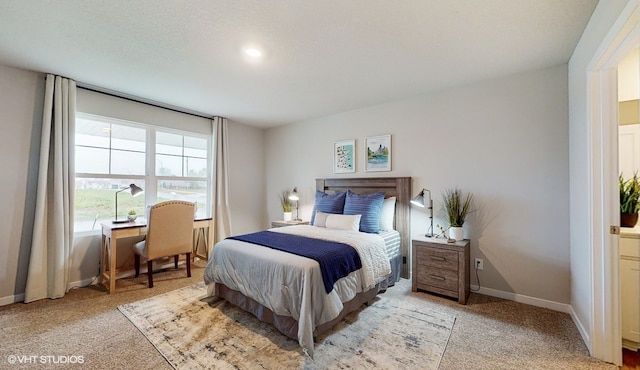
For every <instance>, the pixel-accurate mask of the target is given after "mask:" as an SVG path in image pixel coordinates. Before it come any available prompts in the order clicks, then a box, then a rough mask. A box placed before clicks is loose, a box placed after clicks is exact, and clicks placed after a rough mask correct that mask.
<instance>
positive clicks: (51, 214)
mask: <svg viewBox="0 0 640 370" xmlns="http://www.w3.org/2000/svg"><path fill="white" fill-rule="evenodd" d="M75 117H76V83H75V81H73V80H69V79H66V78H62V77H60V76H54V75H47V77H46V87H45V97H44V111H43V114H42V136H41V140H40V167H39V172H38V192H37V194H36V215H35V220H34V224H33V239H32V243H31V255H30V257H29V269H28V272H27V285H26V289H25V294H24V296H25V299H24V301H25V302H33V301H36V300H38V299H42V298H60V297H62V296H64V294H65V293H66V292H67V286H68V283H69V267H70V266H71V249H72V246H73V197H74V177H75V169H74V156H73V153H74V137H75V133H74V130H75Z"/></svg>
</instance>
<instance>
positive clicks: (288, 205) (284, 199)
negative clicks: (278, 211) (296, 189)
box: [278, 190, 293, 212]
mask: <svg viewBox="0 0 640 370" xmlns="http://www.w3.org/2000/svg"><path fill="white" fill-rule="evenodd" d="M289 195H291V192H290V191H289V190H283V191H282V193H281V194H278V197H279V198H280V205H281V206H282V211H283V212H291V211H293V203H292V202H291V200H289Z"/></svg>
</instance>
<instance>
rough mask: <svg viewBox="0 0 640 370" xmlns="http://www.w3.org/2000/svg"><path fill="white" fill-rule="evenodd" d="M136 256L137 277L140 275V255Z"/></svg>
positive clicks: (136, 254)
mask: <svg viewBox="0 0 640 370" xmlns="http://www.w3.org/2000/svg"><path fill="white" fill-rule="evenodd" d="M134 254H135V265H136V277H138V275H140V255H139V254H138V253H134Z"/></svg>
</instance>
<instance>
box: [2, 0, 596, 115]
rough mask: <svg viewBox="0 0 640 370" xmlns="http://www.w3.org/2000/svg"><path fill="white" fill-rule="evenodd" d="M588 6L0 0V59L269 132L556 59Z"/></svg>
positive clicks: (358, 0) (530, 1)
mask: <svg viewBox="0 0 640 370" xmlns="http://www.w3.org/2000/svg"><path fill="white" fill-rule="evenodd" d="M596 3H597V0H402V1H400V0H398V1H388V0H384V1H379V0H322V1H320V0H289V1H283V0H253V1H250V0H228V1H213V0H209V1H205V0H199V1H198V0H193V1H187V0H184V1H179V0H111V1H104V0H65V1H44V0H1V1H0V64H4V65H8V66H14V67H20V68H24V69H29V70H35V71H42V72H49V73H55V74H59V75H63V76H66V77H69V78H72V79H75V80H76V81H78V82H79V83H80V84H84V85H92V86H97V87H100V88H103V89H108V90H113V91H117V92H120V93H124V94H127V95H132V96H137V97H140V98H144V99H148V100H153V101H157V102H160V103H163V104H167V105H172V106H177V107H182V108H186V109H189V110H193V111H197V112H201V113H204V114H207V115H221V116H225V117H228V118H230V119H232V120H234V121H239V122H243V123H247V124H251V125H255V126H258V127H270V126H276V125H281V124H287V123H292V122H297V121H302V120H307V119H312V118H316V117H320V116H325V115H330V114H334V113H339V112H343V111H348V110H352V109H357V108H361V107H365V106H369V105H374V104H379V103H383V102H387V101H392V100H397V99H402V98H406V97H409V96H415V95H419V94H423V93H429V92H434V91H440V90H444V89H448V88H451V87H455V86H461V85H465V84H469V83H474V82H477V81H481V80H486V79H492V78H496V77H499V76H503V75H509V74H514V73H520V72H523V71H528V70H535V69H540V68H545V67H550V66H555V65H559V64H562V63H566V62H567V61H568V60H569V58H570V56H571V53H572V52H573V49H574V48H575V46H576V44H577V42H578V40H579V38H580V35H581V34H582V31H583V30H584V27H585V25H586V24H587V21H588V19H589V17H590V15H591V13H592V11H593V9H594V8H595V5H596ZM249 45H255V46H258V47H260V48H262V50H263V51H264V54H265V55H264V58H263V60H262V61H261V62H260V63H248V62H247V61H246V60H245V57H244V56H243V54H242V53H241V50H242V48H243V47H246V46H249Z"/></svg>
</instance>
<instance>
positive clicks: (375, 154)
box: [364, 135, 391, 172]
mask: <svg viewBox="0 0 640 370" xmlns="http://www.w3.org/2000/svg"><path fill="white" fill-rule="evenodd" d="M364 146H365V158H366V162H365V171H367V172H374V171H391V135H381V136H372V137H368V138H366V139H365V145H364Z"/></svg>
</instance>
